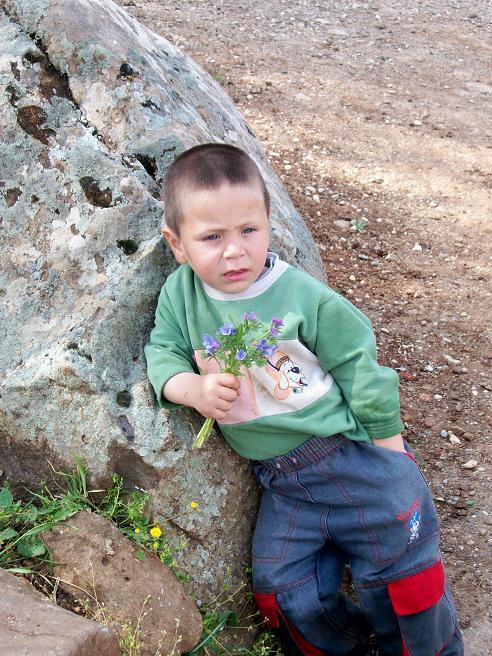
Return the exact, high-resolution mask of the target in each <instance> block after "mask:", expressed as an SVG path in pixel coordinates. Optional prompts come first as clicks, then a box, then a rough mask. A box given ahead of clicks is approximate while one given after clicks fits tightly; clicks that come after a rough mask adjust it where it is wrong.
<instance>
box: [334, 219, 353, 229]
mask: <svg viewBox="0 0 492 656" xmlns="http://www.w3.org/2000/svg"><path fill="white" fill-rule="evenodd" d="M333 224H334V225H335V226H336V227H337V228H340V229H341V230H350V228H351V225H352V224H351V223H350V221H345V220H344V219H337V220H336V221H333Z"/></svg>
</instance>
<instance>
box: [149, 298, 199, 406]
mask: <svg viewBox="0 0 492 656" xmlns="http://www.w3.org/2000/svg"><path fill="white" fill-rule="evenodd" d="M145 358H146V360H147V373H148V376H149V379H150V382H151V383H152V386H153V388H154V390H155V394H156V397H157V401H158V403H159V406H160V407H161V408H167V409H172V408H178V407H180V406H179V405H178V404H175V403H171V402H170V401H166V400H165V399H164V398H163V396H162V389H163V387H164V385H165V384H166V383H167V381H168V380H169V379H170V378H172V377H173V376H176V374H179V373H182V372H183V371H186V372H192V373H197V372H196V370H195V368H194V367H193V362H194V360H193V354H192V349H191V346H190V345H189V344H188V343H187V341H186V339H185V338H184V336H183V332H182V330H181V329H180V326H179V324H178V321H177V319H176V316H175V314H174V312H173V309H172V304H171V301H170V299H169V296H168V294H167V291H166V287H165V286H164V287H163V289H162V291H161V294H160V296H159V301H158V303H157V309H156V312H155V326H154V328H153V330H152V332H151V333H150V338H149V342H148V344H147V345H146V347H145Z"/></svg>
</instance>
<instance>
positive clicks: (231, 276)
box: [224, 269, 248, 282]
mask: <svg viewBox="0 0 492 656" xmlns="http://www.w3.org/2000/svg"><path fill="white" fill-rule="evenodd" d="M247 274H248V269H234V270H233V271H227V272H226V273H224V277H225V278H227V280H230V281H232V282H234V281H236V280H243V278H244V277H245V276H246V275H247Z"/></svg>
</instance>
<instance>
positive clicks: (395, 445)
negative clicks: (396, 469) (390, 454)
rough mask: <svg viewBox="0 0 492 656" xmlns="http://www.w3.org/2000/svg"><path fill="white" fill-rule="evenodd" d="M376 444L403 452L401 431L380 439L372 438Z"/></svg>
mask: <svg viewBox="0 0 492 656" xmlns="http://www.w3.org/2000/svg"><path fill="white" fill-rule="evenodd" d="M373 443H374V444H376V446H382V447H383V448H384V449H391V450H392V451H401V452H402V453H405V445H404V444H403V438H402V436H401V433H398V435H393V437H383V438H382V439H380V440H373Z"/></svg>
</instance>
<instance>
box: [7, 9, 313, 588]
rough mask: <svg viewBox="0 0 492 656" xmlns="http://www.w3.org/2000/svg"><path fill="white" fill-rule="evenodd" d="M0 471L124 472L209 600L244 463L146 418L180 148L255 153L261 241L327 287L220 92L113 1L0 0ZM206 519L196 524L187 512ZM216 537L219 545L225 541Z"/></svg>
mask: <svg viewBox="0 0 492 656" xmlns="http://www.w3.org/2000/svg"><path fill="white" fill-rule="evenodd" d="M0 8H1V9H0V216H1V217H2V218H1V221H2V269H1V271H0V293H1V300H2V304H3V309H2V313H1V315H0V333H1V335H2V354H1V356H0V372H1V373H0V386H1V390H0V392H1V394H0V425H1V439H0V462H1V463H2V470H3V473H4V476H5V477H7V478H9V479H10V481H11V483H12V487H13V488H15V487H16V486H17V487H18V488H19V489H21V488H22V487H23V486H25V485H26V486H27V487H29V488H31V489H32V488H33V487H35V485H36V483H37V481H39V480H40V479H44V480H48V481H49V480H50V473H51V468H50V466H49V464H48V461H49V462H50V463H52V464H53V465H54V466H55V467H59V468H64V469H66V468H67V467H68V466H69V465H70V463H71V462H72V460H73V457H74V456H75V455H76V454H78V455H80V456H81V457H82V458H83V459H84V460H85V461H86V463H87V464H88V465H89V467H90V468H91V470H92V471H93V473H94V477H95V479H96V483H97V484H98V485H104V484H107V483H109V481H110V473H111V472H112V471H117V472H118V473H120V474H121V475H122V476H123V477H124V479H125V482H126V484H127V485H134V486H137V487H139V488H144V489H146V490H148V491H149V492H150V493H151V494H152V497H153V499H154V500H155V508H154V510H155V512H156V515H157V518H158V519H159V520H160V521H164V520H165V518H166V517H172V522H171V524H170V530H174V531H175V532H176V533H180V532H183V531H184V532H185V533H186V534H187V535H188V536H189V537H191V538H192V542H191V543H190V545H191V546H190V549H189V550H188V551H187V552H186V553H185V554H182V556H181V564H182V565H183V567H184V568H185V569H186V568H188V569H189V570H190V571H193V581H194V586H195V591H196V592H197V593H198V594H199V596H200V598H202V599H204V600H206V599H207V598H210V597H214V596H215V595H216V591H217V590H219V589H220V588H221V586H222V584H223V581H224V577H225V571H226V567H227V565H230V566H231V569H230V582H231V583H233V584H234V583H235V582H239V581H242V580H244V578H245V575H244V566H245V565H246V564H247V562H248V552H249V546H248V542H249V535H250V531H251V521H252V517H253V516H254V509H255V505H256V502H257V496H256V491H255V487H254V485H253V483H252V479H251V477H250V474H249V466H248V464H247V463H246V462H243V461H241V460H240V459H239V458H238V457H236V456H235V455H234V454H233V453H232V452H231V451H230V450H229V449H228V448H227V447H226V446H225V445H223V444H222V443H220V442H219V441H218V440H214V439H212V440H210V441H209V443H208V445H207V448H206V449H204V450H203V451H200V452H198V453H194V452H190V450H189V447H190V445H191V443H192V440H193V435H194V433H195V431H196V430H197V428H198V427H199V425H200V419H199V418H197V416H196V415H195V414H193V413H191V412H188V411H187V410H182V411H178V412H177V413H174V414H171V415H168V414H167V413H166V412H165V411H158V410H157V409H156V407H155V402H154V397H153V393H152V391H151V389H150V386H149V384H148V382H147V380H146V374H145V363H144V360H143V345H144V344H145V342H146V339H147V336H148V333H149V330H150V327H151V324H152V321H153V313H154V307H155V303H156V299H157V294H158V291H159V289H160V287H161V285H162V283H163V282H164V280H165V278H166V276H167V275H168V274H169V273H170V272H171V271H172V270H173V269H174V267H175V264H174V261H173V258H172V256H171V254H170V252H169V251H168V250H167V249H166V248H165V247H164V245H163V243H162V240H161V239H160V238H159V237H158V235H159V229H160V224H161V220H162V208H161V205H160V203H159V201H158V200H157V198H158V195H159V183H160V181H161V178H162V175H163V173H164V171H165V170H166V168H167V167H168V165H169V163H170V162H171V161H172V159H173V158H174V157H175V155H176V154H178V153H179V152H181V151H182V150H184V149H186V148H188V147H190V146H192V145H195V144H197V143H201V142H205V141H226V142H230V143H235V144H238V145H239V146H242V147H243V148H244V149H246V150H247V151H248V152H250V153H251V154H252V156H253V158H254V159H255V160H256V162H257V163H258V165H259V167H260V169H261V170H262V172H263V173H264V175H265V178H266V181H267V184H268V187H269V189H270V192H271V195H272V205H273V218H272V245H273V248H274V249H275V250H277V251H278V252H279V253H280V254H281V255H282V256H283V257H284V258H286V259H287V260H289V261H291V262H296V263H297V264H298V265H300V266H302V267H303V268H305V269H307V270H308V271H310V272H311V273H314V274H315V275H318V276H320V277H322V275H323V274H322V267H321V263H320V258H319V255H318V253H317V251H316V247H315V245H314V242H313V241H312V239H311V237H310V235H309V232H308V230H307V229H306V227H305V226H304V224H303V223H302V221H301V219H300V217H299V215H298V214H297V212H296V211H295V210H294V208H293V206H292V204H291V202H290V201H289V199H288V197H287V195H286V193H285V191H284V190H283V187H282V184H281V182H280V180H279V178H278V177H277V176H276V175H275V174H274V173H273V171H272V169H271V168H270V166H269V164H268V161H267V159H266V158H265V155H264V153H263V150H262V148H261V146H260V144H259V142H258V141H257V139H256V138H255V136H254V134H253V133H252V132H251V130H250V128H249V127H248V125H247V124H246V123H245V121H244V119H243V118H242V117H241V115H240V114H239V113H238V111H237V110H236V109H235V107H234V105H233V103H232V101H231V100H230V99H229V97H228V96H227V95H226V94H225V93H224V92H223V91H222V90H221V88H220V87H219V85H218V84H217V83H216V82H215V81H214V80H213V79H212V78H211V77H210V76H208V75H207V74H206V73H205V72H204V71H203V70H202V69H201V68H200V67H199V66H197V65H196V64H195V63H194V62H193V61H192V60H190V59H189V58H188V57H186V56H184V55H183V54H182V53H181V52H180V51H179V50H178V49H177V48H176V47H174V46H172V45H171V44H170V43H169V42H167V41H166V40H165V39H163V38H162V37H160V36H157V35H156V34H153V33H152V32H151V31H149V30H148V29H147V28H144V27H143V26H141V25H140V24H139V23H138V21H136V20H135V19H133V18H132V17H130V16H129V15H128V14H127V13H126V12H125V10H123V9H121V8H120V7H118V6H117V5H116V4H114V3H113V2H111V1H109V0H108V1H107V2H104V3H101V2H97V1H96V0H71V2H69V3H67V2H65V1H62V0H0ZM191 501H196V502H198V504H199V507H200V510H201V512H200V513H191V512H190V502H191ZM217 526H220V527H221V529H222V530H223V531H224V533H225V534H226V535H227V536H228V539H227V540H226V541H223V540H222V538H221V536H220V535H219V531H217Z"/></svg>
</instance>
